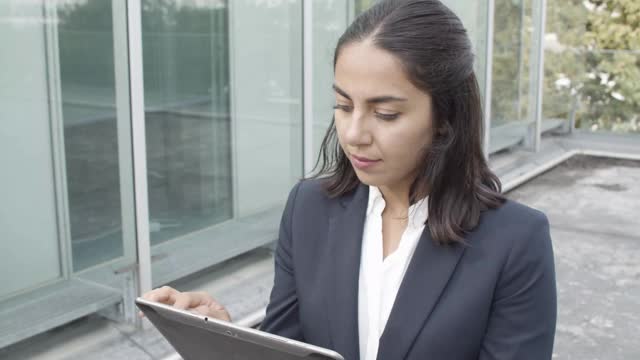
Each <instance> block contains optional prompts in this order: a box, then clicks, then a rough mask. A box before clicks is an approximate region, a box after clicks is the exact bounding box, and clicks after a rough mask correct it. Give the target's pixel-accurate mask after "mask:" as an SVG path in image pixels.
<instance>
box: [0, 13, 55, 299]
mask: <svg viewBox="0 0 640 360" xmlns="http://www.w3.org/2000/svg"><path fill="white" fill-rule="evenodd" d="M42 20H43V7H42V4H39V3H38V2H22V1H18V0H15V1H2V2H0V43H2V44H3V46H2V47H3V50H2V53H1V54H0V84H5V86H0V120H1V121H2V126H1V127H0V164H2V176H0V199H2V206H0V239H2V240H0V241H1V242H2V251H0V264H2V268H3V269H7V270H8V269H21V268H22V267H23V266H24V264H29V271H0V284H2V286H0V298H3V297H6V296H9V295H11V294H14V293H17V292H20V291H23V290H27V289H29V288H31V287H34V286H37V285H40V284H43V283H46V282H50V281H52V280H55V279H57V278H60V277H61V276H62V272H61V259H60V252H59V249H58V236H57V233H58V230H57V224H56V203H55V201H56V194H55V187H54V184H53V181H52V179H53V176H54V173H53V171H54V169H53V167H54V164H53V158H52V147H53V144H52V140H51V126H52V124H51V122H52V121H53V119H52V117H53V116H52V114H51V113H50V110H49V101H50V98H49V93H48V91H47V87H48V82H49V79H48V76H47V62H46V60H47V56H46V38H45V32H44V31H43V23H44V21H42ZM7 84H11V86H7ZM34 249H37V251H33V250H34Z"/></svg>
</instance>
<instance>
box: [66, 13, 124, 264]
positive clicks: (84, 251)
mask: <svg viewBox="0 0 640 360" xmlns="http://www.w3.org/2000/svg"><path fill="white" fill-rule="evenodd" d="M57 11H58V21H59V22H58V29H57V33H58V44H57V46H58V53H59V64H60V90H61V94H62V96H61V97H62V114H63V119H64V145H65V149H64V150H65V162H66V174H67V187H68V189H67V192H68V205H69V220H70V230H71V238H72V252H73V269H74V271H78V270H82V269H85V268H87V267H90V266H93V265H97V264H100V263H103V262H105V261H108V260H112V259H115V258H118V257H121V256H123V241H122V220H121V203H120V180H119V179H120V178H119V176H120V174H119V168H118V165H119V164H118V133H117V129H118V128H117V115H116V103H115V91H116V90H115V71H114V42H113V18H112V4H111V2H110V1H101V0H91V1H68V2H61V3H60V4H59V5H58V7H57Z"/></svg>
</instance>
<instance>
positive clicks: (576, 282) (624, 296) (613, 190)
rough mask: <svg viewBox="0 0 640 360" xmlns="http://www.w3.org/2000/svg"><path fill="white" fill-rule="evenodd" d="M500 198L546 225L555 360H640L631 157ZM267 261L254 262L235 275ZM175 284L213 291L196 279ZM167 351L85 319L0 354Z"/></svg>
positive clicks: (639, 232) (639, 272)
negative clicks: (542, 216)
mask: <svg viewBox="0 0 640 360" xmlns="http://www.w3.org/2000/svg"><path fill="white" fill-rule="evenodd" d="M509 197H511V198H512V199H514V200H518V201H521V202H523V203H525V204H528V205H530V206H532V207H535V208H538V209H540V210H542V211H544V212H545V213H546V214H547V215H548V217H549V220H550V222H551V231H552V237H553V242H554V251H555V257H556V258H555V259H556V272H557V280H558V295H559V309H558V312H559V314H558V315H559V318H558V326H557V335H556V346H555V354H554V359H562V360H569V359H571V360H573V359H580V360H598V359H600V360H618V359H620V360H638V359H640V221H638V220H639V216H640V162H633V161H624V160H613V159H602V158H588V157H574V158H572V159H570V160H569V161H567V162H565V163H563V164H562V165H560V166H558V167H556V168H555V169H553V170H551V171H549V172H547V173H545V174H543V175H541V176H539V177H537V178H536V179H534V180H532V181H530V182H528V183H526V184H524V185H522V186H520V187H519V188H517V189H516V190H514V191H512V192H511V193H509ZM270 266H271V263H270V261H268V260H265V259H263V260H262V261H261V265H260V267H261V268H256V269H254V270H249V269H243V270H242V271H243V272H246V273H247V275H243V276H244V277H246V278H249V277H251V276H255V274H259V273H260V271H259V270H260V269H262V271H264V269H266V268H268V267H270ZM236 276H239V275H236ZM192 282H193V281H192ZM227 285H229V284H227ZM184 286H185V287H184V288H185V289H186V288H194V289H204V290H206V291H210V292H213V293H219V291H218V287H219V286H215V287H211V286H207V285H206V284H203V283H197V281H196V283H192V284H184ZM220 286H221V285H220ZM263 295H264V294H263ZM263 295H261V296H263ZM229 301H231V300H229ZM231 302H233V301H231ZM170 353H171V349H170V347H168V345H167V344H166V342H164V340H163V339H162V337H161V336H159V334H157V332H155V331H154V330H153V329H150V330H146V331H144V332H135V331H134V329H132V328H130V327H126V326H121V325H118V324H115V323H113V322H111V321H108V320H104V319H101V318H98V317H95V316H94V317H90V318H87V319H82V320H79V321H77V322H75V323H73V324H71V325H69V326H66V327H63V328H60V329H56V330H54V331H51V332H48V333H45V334H42V335H40V336H38V337H35V338H33V339H31V340H28V341H26V342H22V343H20V344H16V345H14V346H12V347H10V348H9V349H2V350H0V358H2V359H25V358H29V359H38V360H51V359H64V360H68V359H87V360H95V359H144V360H148V359H162V358H164V357H166V356H167V355H169V354H170Z"/></svg>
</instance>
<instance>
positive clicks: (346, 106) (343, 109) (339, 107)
mask: <svg viewBox="0 0 640 360" xmlns="http://www.w3.org/2000/svg"><path fill="white" fill-rule="evenodd" d="M333 108H334V109H336V110H342V111H344V112H349V111H351V106H349V105H340V104H337V105H334V106H333Z"/></svg>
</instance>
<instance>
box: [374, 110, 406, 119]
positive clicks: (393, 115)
mask: <svg viewBox="0 0 640 360" xmlns="http://www.w3.org/2000/svg"><path fill="white" fill-rule="evenodd" d="M399 115H400V113H395V114H383V113H379V112H376V116H377V117H378V118H379V119H382V120H387V121H390V120H395V119H397V118H398V116H399Z"/></svg>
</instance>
